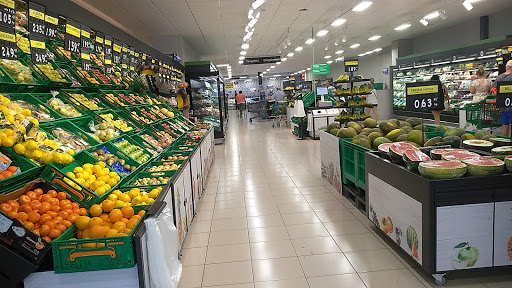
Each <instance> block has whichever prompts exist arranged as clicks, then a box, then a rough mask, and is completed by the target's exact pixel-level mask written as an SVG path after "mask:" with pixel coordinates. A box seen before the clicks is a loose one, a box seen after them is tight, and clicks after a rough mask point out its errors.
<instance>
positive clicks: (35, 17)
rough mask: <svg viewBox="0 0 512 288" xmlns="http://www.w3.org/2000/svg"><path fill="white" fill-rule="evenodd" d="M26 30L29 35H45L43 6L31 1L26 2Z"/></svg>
mask: <svg viewBox="0 0 512 288" xmlns="http://www.w3.org/2000/svg"><path fill="white" fill-rule="evenodd" d="M28 31H29V33H30V36H33V35H39V36H43V37H44V36H46V21H45V8H44V7H43V6H41V5H38V4H36V3H33V2H29V3H28Z"/></svg>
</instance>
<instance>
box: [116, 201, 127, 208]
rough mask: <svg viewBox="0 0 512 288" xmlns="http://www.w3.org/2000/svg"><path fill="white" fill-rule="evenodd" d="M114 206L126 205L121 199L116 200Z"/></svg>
mask: <svg viewBox="0 0 512 288" xmlns="http://www.w3.org/2000/svg"><path fill="white" fill-rule="evenodd" d="M114 206H116V207H124V206H126V204H125V203H124V202H123V201H121V200H116V202H114Z"/></svg>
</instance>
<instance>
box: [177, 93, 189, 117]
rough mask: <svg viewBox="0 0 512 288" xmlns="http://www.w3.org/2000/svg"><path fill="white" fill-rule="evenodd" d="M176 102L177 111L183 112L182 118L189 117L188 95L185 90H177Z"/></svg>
mask: <svg viewBox="0 0 512 288" xmlns="http://www.w3.org/2000/svg"><path fill="white" fill-rule="evenodd" d="M176 101H177V102H178V109H179V110H181V111H182V112H183V116H185V117H187V118H188V116H189V111H188V108H189V105H188V95H187V92H185V90H183V89H180V90H178V95H177V96H176Z"/></svg>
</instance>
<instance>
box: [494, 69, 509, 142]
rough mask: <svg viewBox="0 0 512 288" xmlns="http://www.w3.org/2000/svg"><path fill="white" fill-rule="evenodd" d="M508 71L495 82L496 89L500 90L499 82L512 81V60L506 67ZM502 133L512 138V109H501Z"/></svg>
mask: <svg viewBox="0 0 512 288" xmlns="http://www.w3.org/2000/svg"><path fill="white" fill-rule="evenodd" d="M505 68H506V70H505V72H504V73H503V74H501V75H499V76H498V78H496V81H494V87H495V88H498V82H502V81H512V60H509V61H508V62H507V64H506V66H505ZM500 112H501V113H500V122H501V131H500V135H501V136H505V137H510V136H511V133H510V132H511V131H510V126H511V125H512V108H501V111H500Z"/></svg>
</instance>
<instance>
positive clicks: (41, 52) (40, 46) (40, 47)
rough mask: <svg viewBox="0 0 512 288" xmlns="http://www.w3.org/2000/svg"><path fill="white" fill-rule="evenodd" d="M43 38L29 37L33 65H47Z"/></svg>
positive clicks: (39, 36)
mask: <svg viewBox="0 0 512 288" xmlns="http://www.w3.org/2000/svg"><path fill="white" fill-rule="evenodd" d="M44 41H45V37H44V36H41V35H30V55H31V58H32V62H34V63H35V64H46V63H48V53H47V52H46V44H45V42H44Z"/></svg>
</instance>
